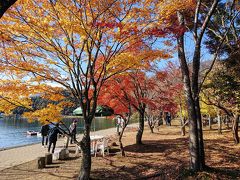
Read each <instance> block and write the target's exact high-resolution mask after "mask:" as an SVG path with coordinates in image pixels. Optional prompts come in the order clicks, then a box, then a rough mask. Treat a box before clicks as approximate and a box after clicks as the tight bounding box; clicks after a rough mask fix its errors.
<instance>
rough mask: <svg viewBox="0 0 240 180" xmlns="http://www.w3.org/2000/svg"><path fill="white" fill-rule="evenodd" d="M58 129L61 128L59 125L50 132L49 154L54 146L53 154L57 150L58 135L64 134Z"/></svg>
mask: <svg viewBox="0 0 240 180" xmlns="http://www.w3.org/2000/svg"><path fill="white" fill-rule="evenodd" d="M58 127H59V123H57V124H56V125H55V127H54V128H52V129H50V130H49V133H48V141H49V145H48V152H50V149H51V146H52V144H53V148H52V153H54V150H55V147H56V143H57V135H58V134H63V133H62V132H61V131H60V130H59V128H58Z"/></svg>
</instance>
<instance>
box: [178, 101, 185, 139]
mask: <svg viewBox="0 0 240 180" xmlns="http://www.w3.org/2000/svg"><path fill="white" fill-rule="evenodd" d="M180 101H181V99H180ZM179 107H180V124H181V135H182V136H185V134H186V129H185V117H183V115H182V103H181V102H180V105H179Z"/></svg>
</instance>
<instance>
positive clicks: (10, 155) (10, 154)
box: [0, 123, 138, 171]
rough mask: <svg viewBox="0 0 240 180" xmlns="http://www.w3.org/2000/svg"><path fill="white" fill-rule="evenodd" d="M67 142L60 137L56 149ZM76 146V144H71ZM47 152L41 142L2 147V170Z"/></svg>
mask: <svg viewBox="0 0 240 180" xmlns="http://www.w3.org/2000/svg"><path fill="white" fill-rule="evenodd" d="M137 125H138V124H137V123H135V124H130V125H128V127H136V126H137ZM115 133H116V128H109V129H104V130H99V131H95V132H94V131H93V132H91V135H102V136H110V135H114V134H115ZM81 138H82V134H78V135H77V139H78V140H81ZM64 142H65V138H60V139H59V140H58V141H57V144H56V149H57V148H59V147H63V146H64ZM70 146H76V145H70ZM45 153H47V148H43V147H42V144H41V143H36V144H31V145H25V146H18V147H11V148H6V149H2V150H1V151H0V159H1V161H0V171H1V170H3V169H6V168H10V167H13V166H16V165H19V164H22V163H26V162H29V161H32V160H35V159H36V158H37V157H40V156H44V155H45Z"/></svg>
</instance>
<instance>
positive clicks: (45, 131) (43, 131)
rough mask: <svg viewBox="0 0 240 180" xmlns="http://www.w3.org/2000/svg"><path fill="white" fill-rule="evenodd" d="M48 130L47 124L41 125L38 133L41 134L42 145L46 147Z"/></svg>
mask: <svg viewBox="0 0 240 180" xmlns="http://www.w3.org/2000/svg"><path fill="white" fill-rule="evenodd" d="M48 131H49V126H48V124H44V125H42V127H41V130H40V133H41V135H42V146H43V147H46V146H47V144H48ZM44 141H45V144H44Z"/></svg>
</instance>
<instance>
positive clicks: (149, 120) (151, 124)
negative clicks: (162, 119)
mask: <svg viewBox="0 0 240 180" xmlns="http://www.w3.org/2000/svg"><path fill="white" fill-rule="evenodd" d="M146 118H147V122H148V126H149V128H150V131H151V133H154V132H153V128H154V121H153V117H152V116H146Z"/></svg>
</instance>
